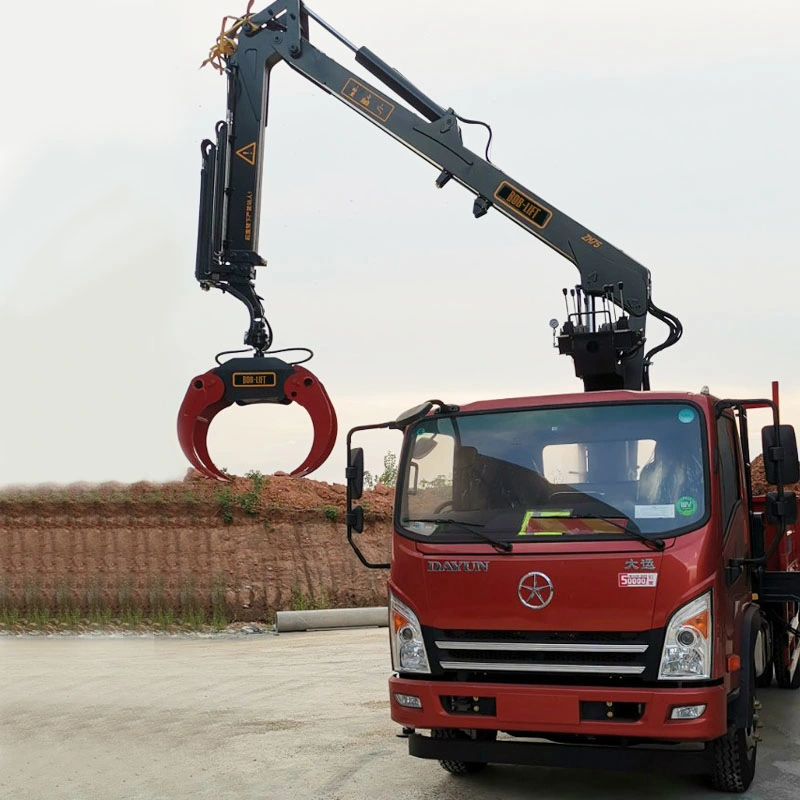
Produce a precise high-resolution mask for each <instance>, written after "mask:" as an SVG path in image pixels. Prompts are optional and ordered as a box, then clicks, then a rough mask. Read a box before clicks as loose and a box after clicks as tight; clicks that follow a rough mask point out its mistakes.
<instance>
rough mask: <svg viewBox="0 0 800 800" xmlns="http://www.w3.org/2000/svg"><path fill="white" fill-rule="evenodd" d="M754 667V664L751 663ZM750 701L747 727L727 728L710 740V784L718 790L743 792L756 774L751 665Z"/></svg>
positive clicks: (753, 681) (753, 696) (755, 716)
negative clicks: (722, 733)
mask: <svg viewBox="0 0 800 800" xmlns="http://www.w3.org/2000/svg"><path fill="white" fill-rule="evenodd" d="M753 667H755V665H753ZM751 675H753V677H752V678H751V679H750V703H751V704H752V720H753V721H752V723H751V725H750V727H749V728H736V729H735V730H732V731H731V730H729V731H728V732H727V733H726V734H725V736H720V738H719V739H714V741H712V742H711V743H710V747H711V757H712V763H713V771H712V773H711V776H710V778H711V781H710V782H711V786H712V787H713V788H714V789H717V790H718V791H720V792H730V793H734V794H740V793H741V792H746V791H747V790H748V788H749V787H750V784H751V783H752V782H753V777H754V776H755V774H756V759H757V756H758V738H757V734H758V731H757V724H758V712H757V710H756V709H757V708H758V706H757V705H756V680H755V668H754V669H753V670H752V671H751Z"/></svg>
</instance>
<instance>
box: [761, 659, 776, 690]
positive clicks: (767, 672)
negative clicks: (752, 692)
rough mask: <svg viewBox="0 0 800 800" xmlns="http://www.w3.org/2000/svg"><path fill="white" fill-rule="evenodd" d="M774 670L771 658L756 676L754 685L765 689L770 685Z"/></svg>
mask: <svg viewBox="0 0 800 800" xmlns="http://www.w3.org/2000/svg"><path fill="white" fill-rule="evenodd" d="M774 671H775V664H774V662H773V660H772V659H770V660H769V663H768V664H767V666H766V667H765V668H764V671H763V672H762V673H761V674H760V675H759V676H758V677H757V678H756V686H757V687H758V688H759V689H766V688H768V687H770V686H772V674H773V672H774Z"/></svg>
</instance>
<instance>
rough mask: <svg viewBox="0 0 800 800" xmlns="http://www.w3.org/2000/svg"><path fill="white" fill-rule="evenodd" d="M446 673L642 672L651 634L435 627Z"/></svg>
mask: <svg viewBox="0 0 800 800" xmlns="http://www.w3.org/2000/svg"><path fill="white" fill-rule="evenodd" d="M429 633H430V635H431V640H432V642H433V644H434V648H435V649H434V653H435V657H436V660H437V661H438V663H439V667H440V668H441V669H442V670H443V671H445V672H450V671H459V672H491V673H518V674H521V673H545V674H547V673H549V674H555V673H560V674H564V673H567V674H587V673H588V674H597V675H621V676H622V675H627V676H637V675H642V673H644V671H645V668H646V666H647V653H648V650H649V649H650V645H651V641H650V635H649V632H646V633H616V632H612V633H604V632H599V633H597V632H572V631H570V632H540V631H441V630H439V631H429Z"/></svg>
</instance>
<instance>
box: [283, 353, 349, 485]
mask: <svg viewBox="0 0 800 800" xmlns="http://www.w3.org/2000/svg"><path fill="white" fill-rule="evenodd" d="M284 391H285V392H286V396H287V397H288V398H289V400H293V401H294V402H295V403H297V404H298V405H301V406H303V408H304V409H305V410H306V411H308V414H309V416H310V417H311V422H312V424H313V425H314V441H313V442H312V444H311V450H309V452H308V455H307V456H306V459H305V461H303V463H302V464H301V465H300V466H299V467H298V468H297V469H295V470H294V471H293V472H291V473H290V474H291V475H292V476H293V477H295V478H302V477H303V476H304V475H308V474H309V473H310V472H313V471H314V470H315V469H317V468H318V467H321V466H322V465H323V464H324V463H325V460H326V459H327V458H328V456H329V455H330V454H331V450H333V446H334V444H336V434H337V432H338V424H337V422H336V412H335V411H334V409H333V403H331V399H330V397H328V393H327V392H326V391H325V387H324V386H323V385H322V384H321V383H320V382H319V380H318V379H317V377H316V376H315V375H313V374H312V373H311V372H309V371H308V370H307V369H305V368H304V367H295V368H294V370H293V371H292V374H291V375H290V376H289V377H288V378H287V379H286V383H285V384H284Z"/></svg>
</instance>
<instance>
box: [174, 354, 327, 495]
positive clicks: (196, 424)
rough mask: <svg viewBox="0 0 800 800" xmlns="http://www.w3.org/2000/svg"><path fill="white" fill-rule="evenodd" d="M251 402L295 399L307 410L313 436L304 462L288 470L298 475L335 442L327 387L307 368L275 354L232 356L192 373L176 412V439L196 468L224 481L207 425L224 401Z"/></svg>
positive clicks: (324, 455)
mask: <svg viewBox="0 0 800 800" xmlns="http://www.w3.org/2000/svg"><path fill="white" fill-rule="evenodd" d="M233 403H236V405H240V406H246V405H252V404H254V403H280V404H282V405H288V404H289V403H298V404H299V405H301V406H302V407H303V408H305V409H306V411H308V413H309V416H310V417H311V421H312V423H313V426H314V440H313V442H312V445H311V450H310V451H309V453H308V455H307V456H306V459H305V461H303V463H302V464H301V465H300V466H299V467H297V469H295V470H294V471H293V472H291V473H290V474H291V475H293V476H294V477H297V478H301V477H303V476H304V475H308V474H309V473H310V472H313V471H314V470H315V469H317V468H318V467H320V466H321V465H322V464H323V463H324V462H325V460H326V459H327V458H328V456H329V455H330V454H331V450H333V445H334V443H335V442H336V433H337V422H336V412H335V411H334V408H333V404H332V403H331V400H330V397H328V393H327V392H326V391H325V387H324V386H323V385H322V384H321V383H320V382H319V380H318V379H317V378H316V376H315V375H313V374H312V373H311V372H309V371H308V370H307V369H305V367H301V366H298V365H296V364H288V363H287V362H285V361H282V360H281V359H279V358H274V357H270V356H255V357H252V358H232V359H230V360H229V361H226V362H225V363H223V364H221V365H220V366H218V367H216V368H215V369H212V370H209V371H208V372H206V373H204V374H202V375H198V376H197V377H195V378H192V381H191V383H190V384H189V388H188V390H187V392H186V396H185V397H184V399H183V403H182V404H181V408H180V411H179V412H178V440H179V442H180V445H181V449H182V450H183V453H184V455H185V456H186V458H187V459H188V460H189V462H190V463H191V464H192V466H193V467H195V469H197V470H199V471H200V472H202V473H203V474H204V475H207V476H208V477H210V478H216V479H217V480H221V481H227V480H230V479H231V476H230V475H228V474H226V473H225V472H222V471H221V470H220V469H218V468H217V467H216V466H215V464H214V462H213V461H212V460H211V457H210V455H209V453H208V445H207V436H208V427H209V425H210V424H211V421H212V420H213V419H214V417H215V416H216V415H217V414H219V412H220V411H222V410H223V409H225V408H227V407H228V406H230V405H232V404H233Z"/></svg>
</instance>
